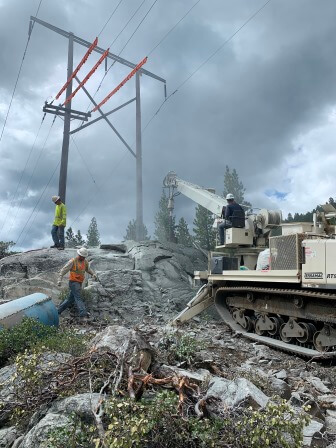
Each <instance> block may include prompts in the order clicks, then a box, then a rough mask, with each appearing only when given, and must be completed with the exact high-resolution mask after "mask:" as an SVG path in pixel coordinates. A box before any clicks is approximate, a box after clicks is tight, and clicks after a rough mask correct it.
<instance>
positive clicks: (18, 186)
mask: <svg viewBox="0 0 336 448" xmlns="http://www.w3.org/2000/svg"><path fill="white" fill-rule="evenodd" d="M45 115H46V114H44V115H43V118H42V120H41V123H40V126H39V128H38V131H37V134H36V136H35V139H34V143H33V144H32V146H31V148H30V151H29V155H28V158H27V160H26V164H25V166H24V168H23V170H22V171H21V175H20V179H19V182H18V184H17V187H16V190H15V193H14V195H13V198H12V201H11V204H10V206H9V207H8V210H7V214H6V217H5V219H4V221H3V223H2V226H1V229H0V234H2V230H3V228H4V225H5V223H6V221H7V218H8V214H9V212H10V210H11V209H12V208H13V205H14V201H15V198H16V195H17V193H18V191H19V188H20V185H21V181H22V179H23V175H24V173H25V171H26V169H27V166H28V163H29V160H30V157H31V155H32V153H33V150H34V148H35V145H36V141H37V138H38V136H39V134H40V130H41V127H42V124H43V121H44V118H45ZM14 221H15V218H14V220H13V222H12V224H11V226H10V228H9V230H8V232H10V231H11V230H12V227H13V224H14Z"/></svg>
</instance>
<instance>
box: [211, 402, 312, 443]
mask: <svg viewBox="0 0 336 448" xmlns="http://www.w3.org/2000/svg"><path fill="white" fill-rule="evenodd" d="M309 421H310V417H309V416H308V415H307V414H306V413H304V412H302V413H301V414H299V415H295V413H294V410H293V409H292V408H291V406H290V405H289V404H288V403H287V402H286V401H285V400H281V401H279V403H274V402H269V403H268V404H267V406H266V407H265V409H260V410H258V411H253V410H252V408H251V407H250V408H248V409H245V410H244V411H243V412H242V414H241V415H236V416H234V415H230V416H228V417H226V418H224V419H223V425H222V429H221V443H226V444H227V445H228V446H234V447H235V448H265V447H271V448H301V447H302V440H303V435H302V431H303V428H304V426H305V425H307V424H308V423H309ZM219 446H226V445H225V444H224V445H221V444H219Z"/></svg>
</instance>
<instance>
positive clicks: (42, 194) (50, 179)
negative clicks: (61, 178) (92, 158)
mask: <svg viewBox="0 0 336 448" xmlns="http://www.w3.org/2000/svg"><path fill="white" fill-rule="evenodd" d="M60 164H61V162H58V163H57V165H56V166H55V169H54V171H53V173H52V175H51V176H50V178H49V180H48V182H47V184H46V186H45V187H44V189H43V191H42V193H41V195H40V197H39V200H38V201H37V203H36V204H35V207H34V209H33V211H32V212H31V214H30V215H29V218H28V220H27V222H26V224H25V225H24V226H23V229H22V230H21V233H20V235H19V237H18V239H17V240H16V242H15V245H16V244H17V243H18V241H19V239H20V238H21V235H22V233H23V232H24V229H25V228H26V227H27V224H28V222H29V221H30V219H31V217H32V216H33V214H34V212H35V210H36V208H37V206H38V204H39V203H40V201H41V199H42V197H43V196H44V193H45V192H46V190H47V188H48V186H49V184H50V182H51V181H52V178H53V177H54V176H55V173H56V171H57V168H58V167H59V166H60ZM39 211H40V208H39V209H38V211H37V213H36V215H35V217H34V219H33V221H32V223H31V225H30V227H29V229H28V231H27V232H26V235H25V237H24V239H23V241H22V244H23V242H24V241H25V239H26V238H27V235H28V233H29V232H30V230H31V228H32V226H33V223H34V221H35V219H36V216H37V214H38V213H39Z"/></svg>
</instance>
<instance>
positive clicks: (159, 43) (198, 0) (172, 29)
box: [147, 0, 201, 57]
mask: <svg viewBox="0 0 336 448" xmlns="http://www.w3.org/2000/svg"><path fill="white" fill-rule="evenodd" d="M200 1H201V0H197V2H196V3H194V4H193V6H192V7H191V8H190V9H189V10H188V11H187V12H186V13H185V14H184V16H182V17H181V18H180V20H179V21H178V22H176V23H175V25H174V26H173V27H172V28H171V29H170V30H169V31H168V32H167V33H166V34H165V35H164V36H163V37H162V39H161V40H160V41H159V42H158V43H157V44H156V45H155V47H153V48H152V49H151V51H150V52H149V53H148V54H147V56H148V57H149V56H150V55H151V54H152V53H154V51H155V50H156V49H157V47H158V46H159V45H161V44H162V42H163V41H164V40H165V39H166V38H167V37H168V36H169V34H170V33H171V32H172V31H174V29H175V28H176V27H177V26H178V25H179V24H180V23H181V22H182V20H184V19H185V18H186V17H187V15H188V14H189V13H190V12H191V11H192V10H193V9H194V8H195V6H197V5H198V3H199V2H200Z"/></svg>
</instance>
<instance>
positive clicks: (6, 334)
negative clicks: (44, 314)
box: [0, 318, 88, 366]
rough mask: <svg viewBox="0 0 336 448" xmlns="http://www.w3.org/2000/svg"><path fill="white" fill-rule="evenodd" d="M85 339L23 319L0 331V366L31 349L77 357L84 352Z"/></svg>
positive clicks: (68, 331)
mask: <svg viewBox="0 0 336 448" xmlns="http://www.w3.org/2000/svg"><path fill="white" fill-rule="evenodd" d="M87 337H88V336H83V335H79V334H76V333H74V332H73V331H72V330H64V329H62V330H60V329H59V328H57V327H50V326H48V325H44V324H42V323H41V322H38V321H37V320H36V319H32V318H24V319H23V320H22V322H21V323H20V324H18V325H16V326H15V327H13V328H5V329H3V330H2V331H0V366H3V365H4V364H5V363H6V362H7V361H8V359H9V358H12V357H13V356H15V355H16V354H18V353H22V352H24V350H26V349H31V348H33V347H34V348H36V349H37V350H41V351H42V350H53V351H58V352H64V353H70V354H72V355H78V354H80V353H82V352H83V351H84V350H85V348H86V341H87Z"/></svg>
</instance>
